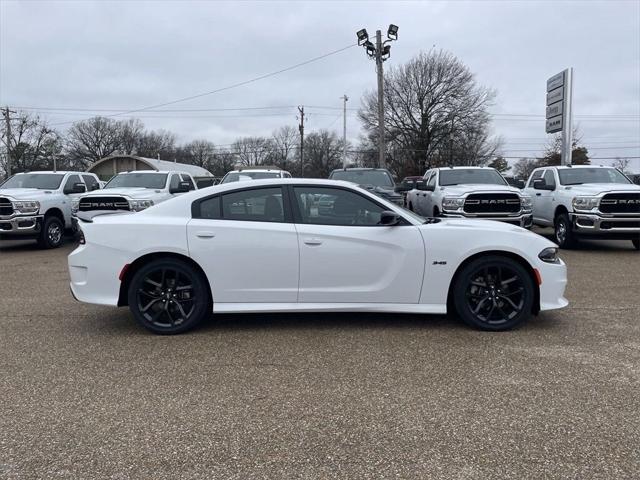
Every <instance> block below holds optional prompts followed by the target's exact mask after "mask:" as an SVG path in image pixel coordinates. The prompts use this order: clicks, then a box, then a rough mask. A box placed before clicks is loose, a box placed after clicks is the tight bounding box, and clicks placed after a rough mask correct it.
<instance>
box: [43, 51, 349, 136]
mask: <svg viewBox="0 0 640 480" xmlns="http://www.w3.org/2000/svg"><path fill="white" fill-rule="evenodd" d="M355 46H356V44H353V43H352V44H350V45H347V46H346V47H342V48H339V49H337V50H333V51H331V52H328V53H325V54H323V55H319V56H317V57H314V58H311V59H309V60H305V61H304V62H300V63H297V64H295V65H292V66H290V67H286V68H282V69H280V70H276V71H274V72H270V73H266V74H264V75H260V76H258V77H254V78H251V79H249V80H245V81H242V82H238V83H234V84H231V85H227V86H226V87H221V88H216V89H215V90H210V91H208V92H203V93H198V94H196V95H190V96H188V97H182V98H178V99H176V100H171V101H169V102H163V103H158V104H155V105H149V106H147V107H142V108H137V109H132V110H126V111H124V112H119V113H113V114H111V115H107V116H108V117H115V116H120V115H128V114H131V113H137V112H143V111H146V110H152V109H154V108H160V107H166V106H168V105H175V104H176V103H181V102H186V101H188V100H194V99H196V98H201V97H205V96H207V95H213V94H214V93H220V92H224V91H226V90H231V89H233V88H237V87H242V86H244V85H249V84H250V83H254V82H258V81H260V80H264V79H265V78H269V77H273V76H275V75H279V74H281V73H284V72H288V71H291V70H294V69H296V68H299V67H302V66H304V65H308V64H310V63H313V62H317V61H318V60H322V59H324V58H327V57H330V56H331V55H335V54H337V53H340V52H344V51H345V50H348V49H349V48H353V47H355ZM68 123H74V122H60V123H54V124H53V125H52V126H56V125H64V124H68Z"/></svg>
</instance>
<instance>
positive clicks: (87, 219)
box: [76, 210, 133, 223]
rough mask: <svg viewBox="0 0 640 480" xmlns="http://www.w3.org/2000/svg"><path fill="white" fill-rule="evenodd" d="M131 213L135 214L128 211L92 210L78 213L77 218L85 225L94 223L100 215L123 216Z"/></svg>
mask: <svg viewBox="0 0 640 480" xmlns="http://www.w3.org/2000/svg"><path fill="white" fill-rule="evenodd" d="M131 213H133V212H130V211H127V210H91V211H89V212H78V213H76V217H77V218H78V220H81V221H83V222H84V223H93V219H94V218H95V217H99V216H100V215H122V214H131Z"/></svg>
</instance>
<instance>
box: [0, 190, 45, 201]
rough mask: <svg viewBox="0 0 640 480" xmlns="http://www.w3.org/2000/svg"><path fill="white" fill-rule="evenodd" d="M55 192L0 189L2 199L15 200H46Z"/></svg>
mask: <svg viewBox="0 0 640 480" xmlns="http://www.w3.org/2000/svg"><path fill="white" fill-rule="evenodd" d="M55 192H56V191H55V190H41V189H39V188H0V197H11V198H12V199H14V200H35V201H40V200H46V199H47V198H49V197H51V195H52V194H53V193H55Z"/></svg>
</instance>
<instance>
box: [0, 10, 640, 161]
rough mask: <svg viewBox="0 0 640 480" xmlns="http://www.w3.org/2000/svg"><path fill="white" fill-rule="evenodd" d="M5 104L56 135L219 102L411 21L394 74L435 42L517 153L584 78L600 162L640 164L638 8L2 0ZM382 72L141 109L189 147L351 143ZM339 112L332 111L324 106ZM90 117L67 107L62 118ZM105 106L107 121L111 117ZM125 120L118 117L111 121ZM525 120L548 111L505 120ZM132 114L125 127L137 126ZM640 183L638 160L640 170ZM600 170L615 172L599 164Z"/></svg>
mask: <svg viewBox="0 0 640 480" xmlns="http://www.w3.org/2000/svg"><path fill="white" fill-rule="evenodd" d="M0 16H1V19H0V28H1V32H0V55H1V57H0V67H1V72H0V105H2V106H4V105H10V106H13V107H18V108H19V107H32V108H36V109H38V110H40V112H39V113H40V114H41V115H42V116H44V117H46V118H47V119H48V121H49V123H50V124H51V125H54V126H55V128H58V129H60V130H64V129H65V128H67V127H68V126H69V123H64V122H72V121H74V120H77V119H81V118H87V117H90V116H92V115H95V114H104V115H113V114H114V113H117V112H118V111H120V112H122V111H126V110H130V109H137V108H142V107H146V106H149V105H155V104H159V103H164V102H169V101H172V100H175V99H179V98H183V97H188V96H191V95H196V94H199V93H202V92H208V91H212V90H215V89H219V88H223V87H226V86H230V85H233V84H236V83H239V82H243V81H246V80H250V79H253V78H255V77H259V76H262V75H264V74H267V73H270V72H273V71H277V70H280V69H283V68H286V67H289V66H292V65H295V64H298V63H301V62H304V61H306V60H309V59H311V58H314V57H317V56H320V55H323V54H325V53H328V52H331V51H334V50H338V49H340V48H342V47H346V46H348V45H350V44H352V43H355V32H356V30H358V29H360V28H362V27H365V28H367V30H368V31H369V33H370V34H371V35H373V34H374V33H375V30H376V29H377V28H380V29H382V30H383V31H386V28H387V26H388V24H389V23H395V24H397V25H398V26H399V39H398V41H397V42H395V43H393V45H392V53H391V58H390V59H389V60H388V61H387V62H386V63H385V68H391V67H393V66H394V65H399V64H401V63H403V62H406V61H407V60H409V59H410V58H411V57H412V56H414V55H415V54H416V53H418V52H419V51H420V50H429V49H431V48H433V47H435V48H438V49H439V48H442V49H446V50H449V51H451V52H452V53H453V54H455V55H456V56H458V57H459V58H460V59H461V60H462V61H463V62H464V63H465V64H467V65H468V66H469V67H470V68H471V70H472V71H473V72H474V73H475V75H476V77H477V80H478V81H479V82H480V83H481V84H483V85H485V86H489V87H492V88H494V89H496V91H497V99H496V104H495V105H494V106H493V107H492V109H491V112H492V113H495V114H497V115H496V116H495V117H494V124H493V127H494V133H495V134H497V135H501V136H502V137H503V138H504V140H505V148H504V154H505V155H506V156H507V157H521V156H534V155H536V154H540V152H541V150H542V148H543V146H544V145H545V142H546V139H547V136H546V135H545V133H544V119H543V117H542V115H544V111H545V110H544V108H545V105H544V104H545V82H546V79H547V78H548V77H549V76H551V75H553V74H555V73H557V72H559V71H561V70H563V69H564V68H566V67H573V68H574V75H575V78H574V111H575V114H576V118H575V123H576V124H577V125H578V126H579V129H580V132H581V134H582V136H583V143H584V144H585V145H586V146H587V147H588V148H589V150H590V154H591V156H592V157H616V156H621V157H640V1H637V0H630V1H604V2H595V1H570V2H557V1H530V2H526V1H499V2H496V1H493V2H489V1H487V2H483V1H473V2H466V1H449V2H338V1H335V2H332V1H318V2H307V3H303V2H266V1H263V2H214V1H192V2H189V1H179V2H173V1H107V0H104V1H96V2H90V1H69V2H56V1H46V2H40V1H8V0H0ZM375 85H376V83H375V69H374V63H373V62H371V61H370V60H368V59H367V58H366V56H365V53H364V51H363V50H362V48H359V47H353V48H350V49H347V50H345V51H343V52H340V53H337V54H335V55H331V56H328V57H327V58H325V59H322V60H319V61H317V62H313V63H310V64H308V65H305V66H302V67H300V68H297V69H294V70H291V71H288V72H285V73H282V74H279V75H275V76H272V77H269V78H266V79H263V80H259V81H256V82H254V83H250V84H248V85H244V86H240V87H238V88H233V89H229V90H226V91H223V92H219V93H214V94H212V95H208V96H204V97H200V98H197V99H193V100H189V101H185V102H181V103H177V104H174V105H171V106H168V107H165V109H236V108H256V107H286V108H274V109H270V110H267V109H262V110H244V111H242V110H226V111H225V110H221V111H208V112H193V111H191V112H156V113H151V112H142V113H136V114H132V115H134V116H137V117H138V118H141V119H142V120H143V121H144V123H145V125H146V126H147V127H149V128H151V129H158V128H164V129H167V130H170V131H173V132H175V133H176V134H178V136H179V140H180V141H188V140H192V139H200V138H203V139H208V140H211V141H213V142H215V143H216V144H219V145H224V144H228V143H230V142H232V141H233V140H235V139H236V138H237V137H240V136H248V135H268V134H270V133H271V131H273V130H274V129H275V128H277V127H279V126H281V125H285V124H289V125H292V126H296V125H297V121H298V120H297V119H296V113H297V112H296V108H295V106H296V105H305V112H306V113H307V114H308V116H307V118H306V120H307V121H306V128H307V131H313V130H317V129H321V128H330V129H335V130H337V131H339V132H340V133H341V132H342V118H341V110H340V108H341V106H342V101H341V99H340V97H341V96H342V95H343V94H347V95H348V96H349V102H348V107H349V108H350V109H352V110H350V111H349V116H348V136H349V137H350V138H351V139H356V138H357V136H358V133H359V123H358V120H357V117H356V116H355V113H356V111H355V110H356V109H357V107H358V106H359V104H360V98H361V96H362V94H363V92H364V91H366V90H369V89H374V88H375ZM318 107H330V108H318ZM62 108H69V109H88V111H79V110H78V111H67V110H65V111H62V110H51V109H62ZM101 109H104V110H103V111H99V110H101ZM112 110H113V111H112ZM503 114H508V115H513V114H518V115H519V114H523V115H538V116H539V117H535V116H523V117H520V116H516V117H514V116H503ZM125 117H127V115H124V116H119V117H114V118H125ZM632 162H633V163H632V166H633V169H634V170H636V171H639V172H640V158H636V159H634V160H632ZM594 163H607V162H606V161H605V160H603V161H599V160H594Z"/></svg>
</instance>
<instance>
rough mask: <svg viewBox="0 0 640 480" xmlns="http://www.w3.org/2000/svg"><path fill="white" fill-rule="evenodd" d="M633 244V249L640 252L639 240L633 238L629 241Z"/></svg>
mask: <svg viewBox="0 0 640 480" xmlns="http://www.w3.org/2000/svg"><path fill="white" fill-rule="evenodd" d="M631 241H632V242H633V247H634V248H635V249H636V250H640V238H634V239H633V240H631Z"/></svg>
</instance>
